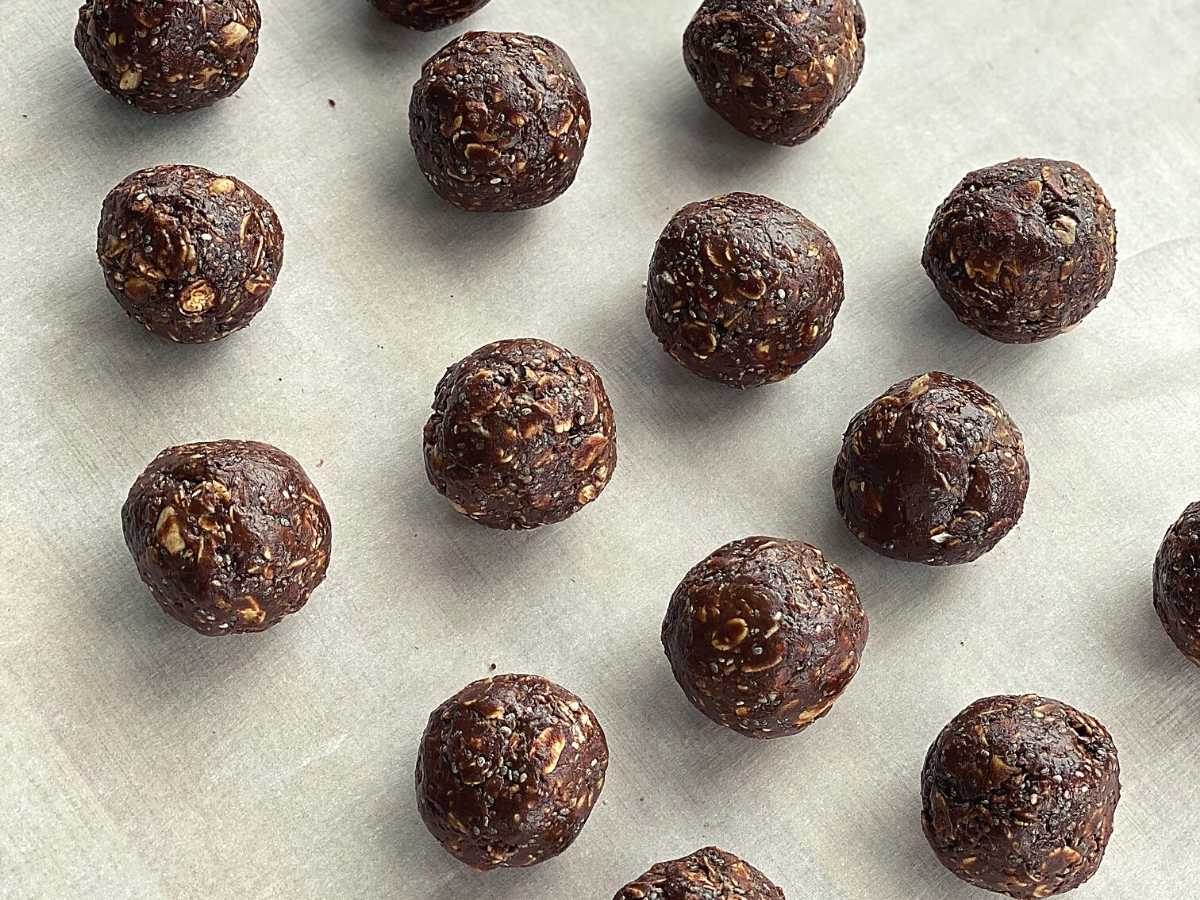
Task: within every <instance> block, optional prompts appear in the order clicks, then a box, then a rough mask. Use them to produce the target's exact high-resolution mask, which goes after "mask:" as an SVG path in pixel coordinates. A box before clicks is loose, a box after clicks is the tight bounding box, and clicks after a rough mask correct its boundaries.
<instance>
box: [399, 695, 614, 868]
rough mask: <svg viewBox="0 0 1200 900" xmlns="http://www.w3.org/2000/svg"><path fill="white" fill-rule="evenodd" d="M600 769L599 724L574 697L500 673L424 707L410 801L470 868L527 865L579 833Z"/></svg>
mask: <svg viewBox="0 0 1200 900" xmlns="http://www.w3.org/2000/svg"><path fill="white" fill-rule="evenodd" d="M607 769H608V743H607V742H606V741H605V738H604V730H603V729H602V728H601V727H600V723H599V721H597V719H596V715H595V713H593V712H592V711H591V710H590V709H588V707H587V706H586V705H585V704H584V703H583V701H582V700H580V699H579V698H578V697H576V696H575V695H574V694H572V693H571V692H570V691H568V690H566V689H565V688H562V687H559V686H558V685H557V684H555V683H554V682H552V681H549V680H547V679H545V678H541V677H540V676H537V675H498V676H496V677H495V678H487V679H484V680H483V681H476V682H475V683H474V684H471V685H468V686H467V687H466V688H464V689H463V690H462V691H460V692H459V693H457V694H455V695H454V696H453V697H451V698H450V699H449V700H447V701H446V702H445V703H443V704H442V705H441V706H439V707H438V708H437V709H435V710H434V711H433V714H432V715H431V716H430V717H429V724H428V725H426V726H425V734H424V735H423V736H422V738H421V749H420V753H419V754H418V756H417V807H418V809H419V810H420V813H421V818H422V820H423V821H424V822H425V827H427V828H428V829H429V831H430V833H432V834H433V836H434V837H435V838H437V839H438V841H439V842H440V843H441V844H442V846H444V847H445V848H446V850H448V851H449V852H450V853H451V854H453V855H454V856H455V857H457V858H458V859H459V860H461V861H462V862H464V863H466V864H467V865H468V866H470V867H471V868H473V869H481V870H485V869H496V868H501V867H503V868H519V867H523V866H532V865H536V864H537V863H540V862H545V861H546V860H548V859H551V858H552V857H555V856H558V855H559V854H560V853H562V852H563V851H564V850H566V849H567V848H568V847H570V846H571V844H572V843H574V841H575V839H576V838H577V837H579V832H580V831H581V830H582V829H583V826H584V824H585V823H586V822H587V820H588V816H590V815H591V814H592V807H593V806H595V804H596V800H597V799H598V798H599V797H600V791H601V789H602V788H603V787H604V774H605V772H606V771H607Z"/></svg>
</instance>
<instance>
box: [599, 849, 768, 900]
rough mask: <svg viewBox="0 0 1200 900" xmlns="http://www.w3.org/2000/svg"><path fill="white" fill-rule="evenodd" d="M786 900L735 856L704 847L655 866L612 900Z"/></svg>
mask: <svg viewBox="0 0 1200 900" xmlns="http://www.w3.org/2000/svg"><path fill="white" fill-rule="evenodd" d="M725 898H730V900H732V898H737V900H784V896H783V891H781V890H780V889H779V888H777V887H776V886H775V885H774V884H773V883H772V882H771V879H769V878H767V876H766V875H764V874H763V873H762V872H760V871H758V869H756V868H754V866H752V865H750V863H748V862H746V861H745V860H744V859H739V858H738V857H736V856H734V855H733V854H732V853H726V852H725V851H724V850H720V849H718V848H717V847H705V848H704V849H703V850H697V851H696V852H695V853H693V854H692V855H691V856H685V857H683V859H675V860H671V861H670V862H660V863H656V864H655V865H654V866H653V867H652V868H651V869H650V871H649V872H647V873H646V874H645V875H643V876H642V877H641V878H639V879H637V880H636V881H632V882H630V883H629V884H627V885H625V887H623V888H621V890H619V891H617V895H616V897H614V898H613V900H725Z"/></svg>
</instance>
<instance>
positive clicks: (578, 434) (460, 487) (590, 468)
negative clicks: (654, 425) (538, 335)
mask: <svg viewBox="0 0 1200 900" xmlns="http://www.w3.org/2000/svg"><path fill="white" fill-rule="evenodd" d="M616 465H617V429H616V425H615V424H614V422H613V411H612V405H611V404H610V403H609V402H608V394H607V393H605V391H604V382H603V381H601V380H600V375H599V373H598V372H597V371H596V370H595V368H594V367H593V366H592V364H591V363H589V362H588V361H587V360H584V359H580V358H579V357H578V356H575V355H573V354H572V353H570V352H568V351H566V350H564V349H562V348H561V347H556V346H554V344H551V343H548V342H546V341H539V340H537V339H535V338H521V339H518V340H509V341H498V342H496V343H494V344H488V345H487V346H486V347H481V348H480V349H479V350H476V351H475V352H474V353H472V354H471V355H470V356H468V357H467V358H466V359H463V360H461V361H459V362H458V363H455V364H454V365H453V366H451V367H450V368H449V370H447V372H446V374H445V375H444V376H443V377H442V380H441V381H440V382H439V383H438V386H437V391H436V393H435V395H434V399H433V415H431V416H430V417H429V421H428V422H427V423H426V425H425V471H426V473H427V474H428V475H429V481H430V483H431V484H432V485H433V486H434V487H435V488H437V490H438V491H439V492H440V493H441V494H443V495H444V496H445V497H446V498H447V499H449V500H450V502H451V504H452V505H453V506H454V508H455V509H456V510H458V511H459V512H460V513H462V514H463V515H464V516H469V517H470V518H472V519H474V520H475V521H476V522H479V523H481V524H483V525H487V526H488V527H489V528H537V527H539V526H541V525H551V524H554V523H555V522H561V521H562V520H563V519H566V518H567V517H568V516H571V515H573V514H574V513H576V512H578V511H579V510H580V509H582V508H583V507H584V506H586V505H587V504H589V503H591V502H592V501H593V500H595V499H596V498H597V497H599V496H600V493H601V491H603V490H604V488H605V486H607V484H608V482H609V479H611V478H612V474H613V470H614V469H615V468H616Z"/></svg>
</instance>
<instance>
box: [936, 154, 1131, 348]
mask: <svg viewBox="0 0 1200 900" xmlns="http://www.w3.org/2000/svg"><path fill="white" fill-rule="evenodd" d="M923 262H924V264H925V271H926V272H928V273H929V277H930V278H931V279H932V280H933V283H934V285H935V286H936V287H937V289H938V293H939V294H941V295H942V299H943V300H945V301H946V304H947V305H948V306H949V307H950V309H951V310H953V311H954V315H956V316H957V317H958V319H959V321H961V322H962V323H963V324H964V325H968V326H970V327H971V328H974V329H975V330H976V331H978V332H980V333H981V334H985V335H987V336H988V337H990V338H994V339H995V340H998V341H1004V342H1006V343H1010V344H1030V343H1034V342H1035V341H1044V340H1046V339H1047V338H1052V337H1054V336H1055V335H1059V334H1062V333H1063V332H1065V331H1067V330H1069V329H1071V328H1074V327H1075V326H1076V325H1078V324H1079V322H1080V321H1082V320H1083V318H1084V316H1086V315H1087V314H1088V313H1090V312H1091V311H1092V310H1093V309H1095V308H1096V306H1097V305H1098V304H1099V303H1100V301H1101V300H1103V299H1104V298H1105V297H1106V296H1107V295H1108V292H1109V289H1110V288H1111V287H1112V284H1113V277H1114V275H1115V274H1116V268H1117V226H1116V212H1115V211H1114V210H1113V208H1112V206H1111V205H1109V202H1108V198H1107V197H1105V196H1104V191H1102V190H1101V189H1100V185H1098V184H1096V182H1095V181H1094V180H1093V179H1092V176H1091V175H1089V174H1088V173H1087V171H1086V170H1084V169H1083V168H1082V167H1081V166H1077V165H1076V164H1075V163H1073V162H1060V161H1059V160H1054V159H1014V160H1012V161H1010V162H1006V163H1001V164H1000V165H997V166H991V167H990V168H987V169H980V170H979V171H977V172H972V173H971V174H969V175H967V177H966V178H964V179H963V180H962V181H961V182H959V184H958V187H956V188H955V189H954V191H953V192H952V193H951V194H950V196H949V197H947V198H946V200H945V202H944V203H942V205H941V206H940V207H938V211H937V213H936V214H935V215H934V217H933V224H932V225H931V226H930V228H929V236H928V237H927V238H926V240H925V253H924V257H923Z"/></svg>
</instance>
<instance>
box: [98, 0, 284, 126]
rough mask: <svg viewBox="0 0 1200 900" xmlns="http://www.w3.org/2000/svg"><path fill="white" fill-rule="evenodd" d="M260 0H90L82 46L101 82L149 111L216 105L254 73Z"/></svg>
mask: <svg viewBox="0 0 1200 900" xmlns="http://www.w3.org/2000/svg"><path fill="white" fill-rule="evenodd" d="M261 23H262V17H261V16H260V14H259V9H258V2H257V0H88V2H86V3H84V4H83V6H82V7H80V9H79V22H78V24H77V25H76V27H75V47H76V48H77V49H78V50H79V53H80V55H81V56H82V57H83V60H84V62H85V63H87V67H88V70H89V71H90V72H91V73H92V77H93V78H94V79H96V83H97V84H99V85H100V87H102V88H104V90H106V91H108V92H109V93H110V94H112V95H113V96H115V97H119V98H120V99H122V100H124V101H125V102H126V103H129V104H132V105H133V106H136V107H138V109H141V110H144V111H145V112H149V113H176V112H187V111H188V110H193V109H202V108H204V107H206V106H212V104H214V103H216V102H217V101H218V100H221V99H223V98H225V97H228V96H229V95H230V94H232V93H234V92H235V91H236V90H237V89H238V88H240V87H241V86H242V84H243V83H244V82H245V81H246V79H247V78H248V77H249V76H250V68H251V66H253V65H254V58H255V56H257V55H258V33H259V28H260V27H261Z"/></svg>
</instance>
